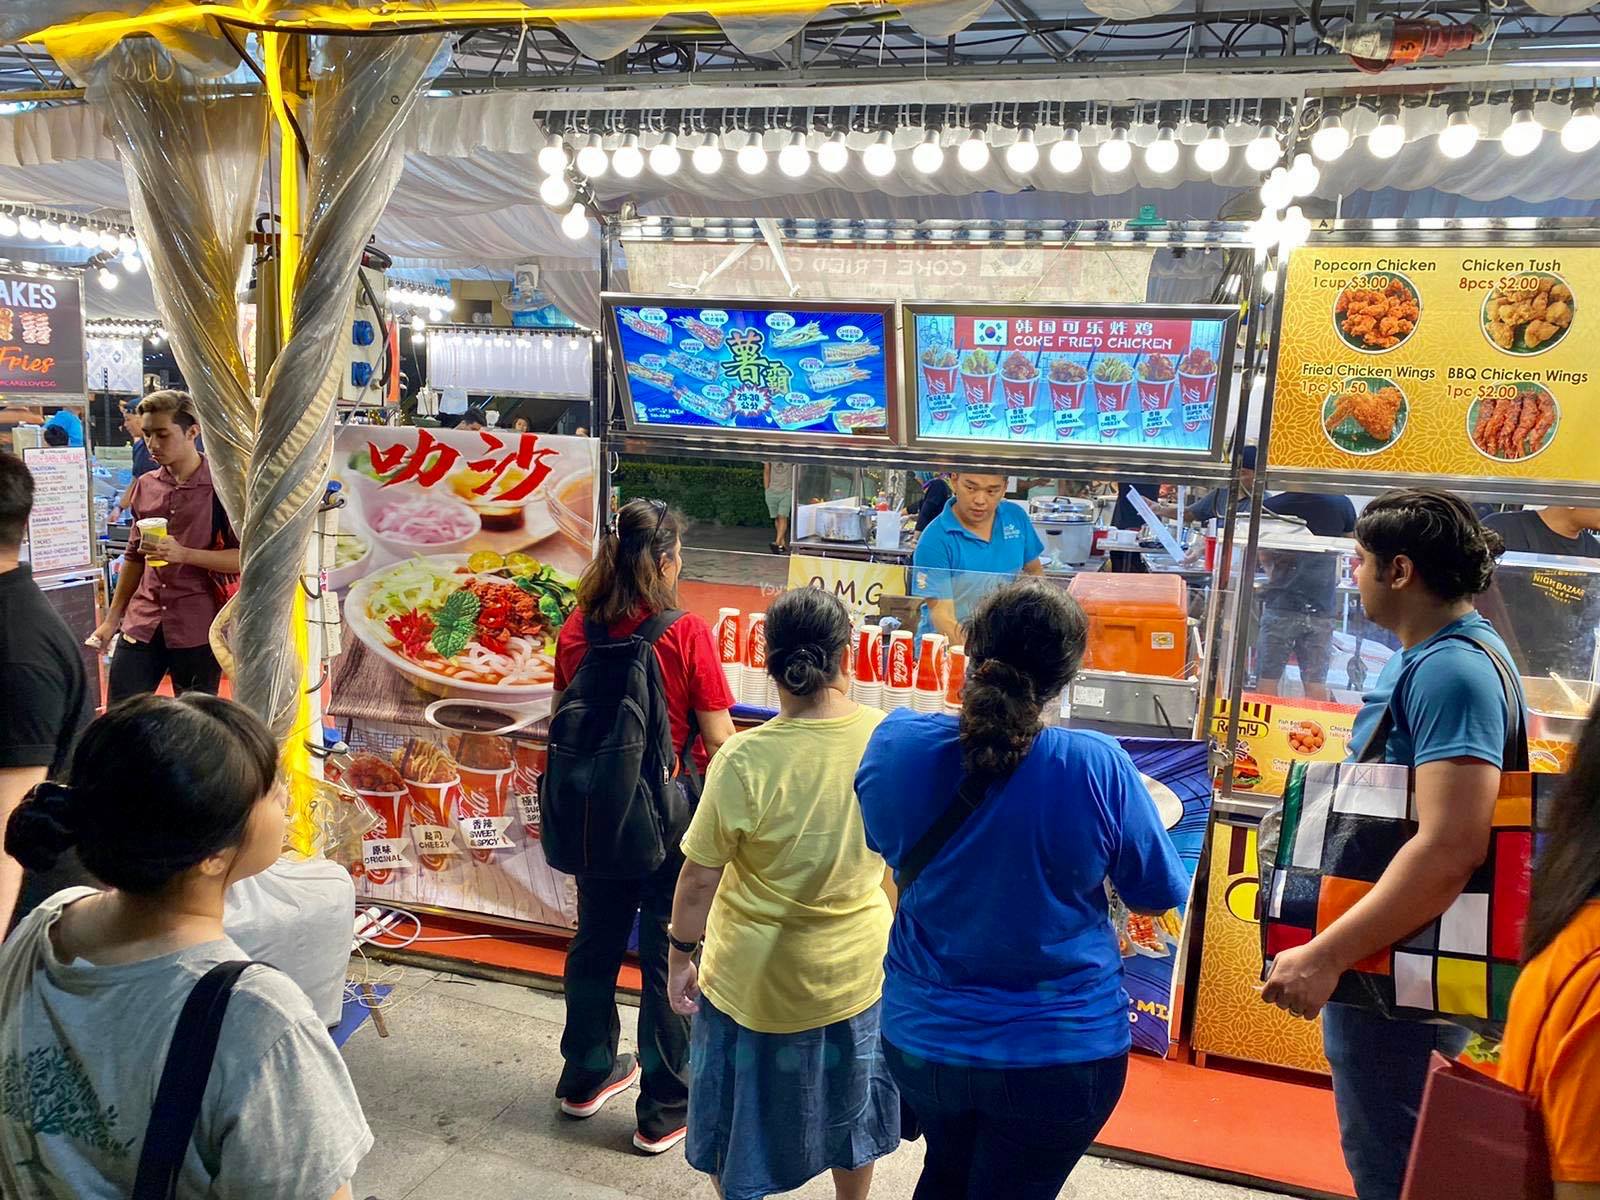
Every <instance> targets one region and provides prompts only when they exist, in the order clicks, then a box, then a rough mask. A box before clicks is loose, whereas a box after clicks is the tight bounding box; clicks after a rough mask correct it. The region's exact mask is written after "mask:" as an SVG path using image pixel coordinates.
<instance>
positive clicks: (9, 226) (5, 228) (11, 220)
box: [0, 213, 17, 237]
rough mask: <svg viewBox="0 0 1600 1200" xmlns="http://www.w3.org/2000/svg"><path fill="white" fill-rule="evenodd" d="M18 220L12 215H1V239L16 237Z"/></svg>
mask: <svg viewBox="0 0 1600 1200" xmlns="http://www.w3.org/2000/svg"><path fill="white" fill-rule="evenodd" d="M16 235H17V220H16V218H15V217H13V216H12V215H11V214H10V213H0V237H16Z"/></svg>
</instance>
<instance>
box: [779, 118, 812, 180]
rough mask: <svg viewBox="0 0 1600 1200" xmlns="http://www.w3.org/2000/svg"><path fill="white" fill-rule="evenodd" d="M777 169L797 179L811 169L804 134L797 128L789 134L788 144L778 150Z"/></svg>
mask: <svg viewBox="0 0 1600 1200" xmlns="http://www.w3.org/2000/svg"><path fill="white" fill-rule="evenodd" d="M778 170H780V171H782V172H783V173H784V174H785V175H787V176H788V177H789V178H790V179H799V178H800V177H801V176H802V175H804V174H805V173H806V172H807V171H809V170H811V151H809V150H807V149H806V135H805V134H803V133H801V132H800V131H799V130H798V129H796V130H795V131H794V132H793V133H791V134H790V135H789V141H788V144H787V145H785V146H784V148H783V149H782V150H779V151H778Z"/></svg>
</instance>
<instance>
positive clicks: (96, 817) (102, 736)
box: [5, 693, 278, 896]
mask: <svg viewBox="0 0 1600 1200" xmlns="http://www.w3.org/2000/svg"><path fill="white" fill-rule="evenodd" d="M277 779H278V747H277V744H276V743H275V742H274V741H273V739H272V734H271V733H270V732H269V731H268V729H267V727H266V726H265V725H264V724H263V723H262V722H261V719H260V718H259V717H257V716H256V715H255V714H254V713H253V712H251V711H250V710H249V709H247V708H245V707H244V706H242V705H239V704H234V703H232V702H231V701H228V700H220V699H218V698H217V697H215V696H206V695H202V694H198V693H190V694H189V695H186V696H182V697H180V698H178V699H176V700H174V699H172V698H170V697H166V696H154V695H146V696H135V697H133V698H132V699H129V700H125V701H123V702H122V703H121V704H117V705H114V706H112V707H111V708H110V709H109V710H107V712H106V714H105V715H104V716H102V717H99V718H98V719H96V720H95V721H94V722H93V723H91V724H90V726H89V727H88V728H87V729H85V730H84V731H83V736H82V737H81V738H79V739H78V744H77V746H76V747H74V749H73V752H72V765H71V768H70V771H69V774H68V782H67V783H65V784H60V783H41V784H39V785H38V786H37V787H35V788H34V789H33V790H32V791H31V792H29V793H28V795H27V796H26V797H25V798H24V799H23V801H22V803H21V804H20V805H18V807H17V810H16V811H15V812H13V813H12V814H11V820H10V821H9V822H7V824H6V829H5V848H6V853H7V854H9V855H10V856H11V857H12V858H14V859H16V860H17V861H18V862H19V863H21V864H22V865H23V867H25V868H26V869H27V870H30V871H48V870H49V869H50V868H51V867H53V866H55V864H56V861H57V860H58V859H59V858H61V857H62V856H63V855H64V854H66V853H67V851H68V850H72V849H76V850H77V851H78V857H79V859H80V860H81V861H82V863H83V865H84V867H85V868H86V869H87V870H88V871H89V873H90V874H91V875H93V876H94V877H95V878H96V879H98V880H100V882H102V883H104V884H106V885H107V886H109V887H113V888H116V889H117V890H119V891H123V892H129V893H132V894H135V895H144V896H149V895H155V894H156V893H159V892H160V891H162V890H163V889H164V888H165V887H166V886H167V885H168V884H170V883H171V882H172V881H173V880H174V879H175V878H177V877H178V876H179V875H182V874H183V873H184V872H185V871H187V870H189V868H191V867H193V866H194V865H195V864H197V863H199V862H202V861H204V860H205V859H207V858H210V857H211V856H212V855H214V854H220V853H221V852H222V851H224V850H227V849H230V848H231V847H234V846H237V845H239V844H240V843H241V842H242V841H243V840H244V835H245V827H246V826H247V825H248V824H249V821H250V814H251V813H252V812H253V811H254V810H255V806H256V804H257V802H259V801H260V800H261V799H262V798H263V797H264V796H266V795H267V794H268V793H269V792H271V791H272V789H273V787H274V786H275V785H276V783H277Z"/></svg>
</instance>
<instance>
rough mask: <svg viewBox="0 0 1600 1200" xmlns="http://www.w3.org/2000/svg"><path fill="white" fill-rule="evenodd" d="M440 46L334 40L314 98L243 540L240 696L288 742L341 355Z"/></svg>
mask: <svg viewBox="0 0 1600 1200" xmlns="http://www.w3.org/2000/svg"><path fill="white" fill-rule="evenodd" d="M441 43H442V39H441V38H440V37H438V36H436V35H429V36H421V35H418V36H412V37H352V38H329V39H327V41H326V43H325V45H324V46H323V56H324V61H325V63H326V67H327V69H326V72H325V73H324V74H323V75H321V76H320V77H319V79H318V81H317V85H316V89H315V92H314V95H313V105H312V111H313V119H312V123H311V128H310V130H309V131H308V134H307V137H308V141H309V152H310V153H309V159H310V171H309V176H308V179H307V186H306V201H307V207H306V225H305V237H304V240H303V243H302V247H303V248H302V257H301V260H300V264H299V268H298V270H297V271H296V274H295V279H294V310H293V313H294V317H293V326H292V327H293V333H292V335H291V336H290V338H289V340H288V341H287V342H286V343H285V344H284V346H283V348H282V349H281V350H280V351H279V353H278V356H277V358H276V359H275V360H274V361H273V364H272V369H271V371H269V372H268V374H267V378H266V380H265V382H264V383H263V384H262V387H261V409H260V420H259V430H258V446H257V451H256V454H255V456H254V458H253V459H252V460H251V464H250V476H249V481H248V496H249V508H248V515H247V516H246V518H245V521H244V525H243V529H242V533H241V537H240V541H241V542H242V544H243V550H244V559H243V574H242V576H241V580H240V589H239V595H238V598H237V600H236V616H235V618H234V622H233V632H232V638H231V645H232V648H233V652H234V656H235V658H236V660H237V666H236V670H235V675H234V686H235V689H236V693H237V694H238V695H240V696H242V697H249V699H250V702H251V703H252V705H253V706H254V707H255V708H256V709H257V711H258V712H261V713H262V714H263V715H264V716H267V717H268V719H269V721H270V722H271V724H272V726H273V728H274V730H275V731H276V732H278V733H279V734H283V733H285V732H286V731H287V730H288V729H289V727H290V725H291V723H292V721H293V717H294V712H295V708H296V705H297V703H298V699H299V694H298V689H299V687H300V678H301V673H300V672H301V664H300V663H299V662H297V661H296V658H295V655H294V653H293V651H292V650H291V649H290V648H289V647H288V646H287V645H286V644H285V641H284V636H283V631H284V630H285V629H286V628H288V627H289V623H290V619H291V612H292V607H293V600H294V593H295V589H296V588H298V587H299V586H300V578H301V572H302V569H303V566H304V562H305V552H306V542H307V539H308V538H309V537H310V534H311V528H312V524H313V522H314V521H315V518H316V511H317V505H318V503H319V502H320V501H321V498H322V493H323V488H324V486H325V484H326V482H327V477H328V459H329V455H330V454H331V453H332V449H333V410H334V396H335V393H336V390H337V387H338V380H337V378H336V377H335V371H336V370H337V365H336V363H335V356H336V353H337V351H338V349H339V346H340V344H341V341H342V339H343V337H344V336H345V331H346V330H347V329H348V328H349V323H350V314H351V309H352V307H353V305H354V303H355V283H356V275H357V270H358V267H359V264H360V261H361V247H362V246H363V245H365V243H366V241H367V239H368V238H369V237H371V235H372V229H373V226H374V225H376V224H377V221H378V214H379V213H381V212H382V211H383V207H384V205H385V204H387V203H388V201H389V196H390V194H391V193H392V192H393V190H394V185H395V181H396V180H397V179H398V178H399V176H400V167H401V160H400V157H399V156H398V155H397V154H395V153H394V138H395V134H396V132H397V131H398V129H399V127H400V125H401V123H402V122H403V121H404V120H405V118H406V115H407V114H408V113H409V112H410V111H411V107H412V105H413V104H414V103H415V101H416V97H417V95H418V89H419V87H420V85H421V83H422V81H423V80H424V78H425V77H426V73H427V70H428V68H429V65H430V64H431V63H432V61H433V58H434V55H435V54H436V53H437V51H438V49H439V46H440V45H441Z"/></svg>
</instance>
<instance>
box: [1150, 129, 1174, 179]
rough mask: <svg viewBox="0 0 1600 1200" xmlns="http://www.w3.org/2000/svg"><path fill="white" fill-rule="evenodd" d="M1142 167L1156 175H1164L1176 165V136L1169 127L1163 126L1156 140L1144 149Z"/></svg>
mask: <svg viewBox="0 0 1600 1200" xmlns="http://www.w3.org/2000/svg"><path fill="white" fill-rule="evenodd" d="M1144 165H1145V166H1146V167H1148V168H1149V169H1150V170H1152V171H1154V172H1155V173H1156V174H1157V175H1165V174H1166V173H1167V172H1168V171H1170V170H1172V168H1173V167H1175V166H1177V165H1178V135H1177V131H1176V130H1174V129H1173V128H1172V126H1171V125H1163V126H1162V127H1161V129H1160V130H1159V131H1158V132H1157V133H1156V140H1155V141H1153V142H1151V143H1150V144H1149V145H1148V146H1146V147H1145V148H1144Z"/></svg>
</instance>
